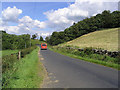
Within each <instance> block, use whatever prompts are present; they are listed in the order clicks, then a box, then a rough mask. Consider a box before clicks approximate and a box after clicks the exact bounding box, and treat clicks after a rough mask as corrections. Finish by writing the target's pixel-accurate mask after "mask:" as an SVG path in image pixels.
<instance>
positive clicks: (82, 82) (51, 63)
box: [40, 50, 118, 88]
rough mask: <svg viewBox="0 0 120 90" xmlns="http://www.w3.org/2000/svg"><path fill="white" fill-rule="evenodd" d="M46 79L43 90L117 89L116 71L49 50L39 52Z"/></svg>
mask: <svg viewBox="0 0 120 90" xmlns="http://www.w3.org/2000/svg"><path fill="white" fill-rule="evenodd" d="M40 54H41V58H42V60H41V61H42V63H43V64H44V66H45V68H46V70H47V72H48V77H46V79H45V81H44V84H43V86H42V87H43V88H118V71H117V70H115V69H112V68H109V67H105V66H102V65H97V64H93V63H89V62H85V61H83V60H79V59H73V58H70V57H67V56H64V55H61V54H58V53H55V52H53V51H50V50H41V51H40Z"/></svg>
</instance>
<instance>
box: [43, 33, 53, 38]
mask: <svg viewBox="0 0 120 90" xmlns="http://www.w3.org/2000/svg"><path fill="white" fill-rule="evenodd" d="M49 35H51V34H50V33H41V36H43V37H46V36H49Z"/></svg>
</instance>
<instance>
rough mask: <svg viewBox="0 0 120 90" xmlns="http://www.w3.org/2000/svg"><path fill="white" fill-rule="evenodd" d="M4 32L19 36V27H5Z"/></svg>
mask: <svg viewBox="0 0 120 90" xmlns="http://www.w3.org/2000/svg"><path fill="white" fill-rule="evenodd" d="M4 30H5V31H7V32H8V33H15V34H19V27H17V26H6V27H4Z"/></svg>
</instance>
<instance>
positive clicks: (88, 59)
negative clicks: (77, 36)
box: [49, 46, 120, 70]
mask: <svg viewBox="0 0 120 90" xmlns="http://www.w3.org/2000/svg"><path fill="white" fill-rule="evenodd" d="M49 49H50V50H52V51H54V52H57V53H60V54H62V55H66V56H69V57H72V58H76V59H80V60H84V61H88V62H91V63H95V64H100V65H104V66H107V67H111V68H114V69H117V70H120V65H119V64H115V63H111V62H105V61H100V60H95V59H92V58H89V57H82V56H78V55H75V54H72V53H68V52H66V51H62V50H58V49H56V48H52V47H50V46H49Z"/></svg>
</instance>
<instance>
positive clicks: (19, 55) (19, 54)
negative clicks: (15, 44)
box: [18, 51, 21, 60]
mask: <svg viewBox="0 0 120 90" xmlns="http://www.w3.org/2000/svg"><path fill="white" fill-rule="evenodd" d="M18 59H19V60H20V59H21V52H20V51H19V53H18Z"/></svg>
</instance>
